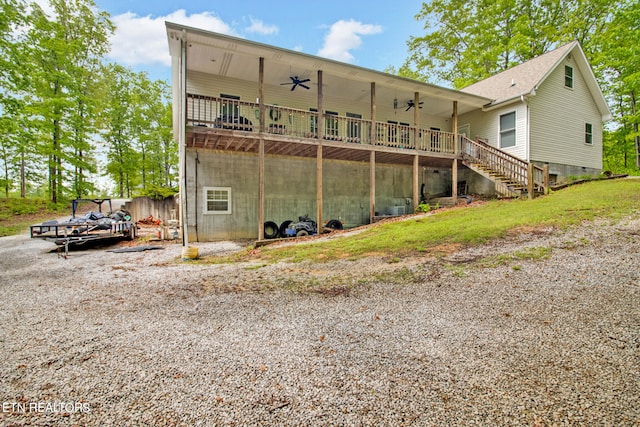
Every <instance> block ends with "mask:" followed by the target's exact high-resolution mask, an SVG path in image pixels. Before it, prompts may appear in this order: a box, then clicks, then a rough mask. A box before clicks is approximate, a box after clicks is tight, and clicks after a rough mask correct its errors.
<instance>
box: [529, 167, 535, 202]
mask: <svg viewBox="0 0 640 427" xmlns="http://www.w3.org/2000/svg"><path fill="white" fill-rule="evenodd" d="M533 172H534V170H533V163H531V162H529V163H528V164H527V193H528V194H529V200H531V199H533V196H534V194H533V192H534V191H535V190H534V185H533V183H534V180H533Z"/></svg>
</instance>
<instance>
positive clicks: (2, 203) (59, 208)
mask: <svg viewBox="0 0 640 427" xmlns="http://www.w3.org/2000/svg"><path fill="white" fill-rule="evenodd" d="M70 211H71V208H70V204H69V203H59V204H57V205H55V204H53V203H51V202H49V201H48V200H45V199H22V198H19V197H9V198H2V199H0V237H1V236H11V235H13V234H19V233H25V232H28V231H29V226H30V225H33V224H37V223H39V222H42V221H46V220H49V219H53V218H57V217H60V216H64V215H65V213H68V212H70Z"/></svg>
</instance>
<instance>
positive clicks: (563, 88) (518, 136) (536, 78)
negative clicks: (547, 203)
mask: <svg viewBox="0 0 640 427" xmlns="http://www.w3.org/2000/svg"><path fill="white" fill-rule="evenodd" d="M462 92H464V93H469V94H475V95H479V96H484V97H486V98H490V99H492V101H491V103H489V104H487V105H485V106H483V107H482V109H479V110H476V111H472V112H470V113H466V114H464V115H462V116H461V117H460V119H459V120H460V126H461V128H462V130H461V132H463V133H465V134H466V135H478V136H481V137H483V138H485V141H486V142H488V143H489V144H490V145H492V146H494V147H496V148H499V149H501V150H504V151H505V152H507V153H510V154H513V155H514V156H516V157H518V158H520V159H523V160H525V161H530V162H533V163H534V164H536V165H538V166H548V168H549V175H550V180H551V181H552V182H553V181H565V180H566V178H567V177H569V176H583V175H597V174H599V173H600V172H601V170H602V129H603V122H605V121H607V120H610V119H611V113H610V111H609V107H608V106H607V102H606V101H605V99H604V96H603V95H602V92H601V91H600V87H599V86H598V83H597V81H596V78H595V76H594V75H593V72H592V71H591V67H590V66H589V63H588V61H587V58H586V57H585V54H584V52H583V50H582V48H581V47H580V44H579V43H578V42H572V43H568V44H566V45H564V46H561V47H559V48H558V49H555V50H553V51H551V52H548V53H546V54H544V55H541V56H538V57H536V58H534V59H532V60H530V61H527V62H524V63H522V64H520V65H517V66H515V67H513V68H511V69H509V70H506V71H504V72H502V73H499V74H496V75H495V76H492V77H489V78H487V79H485V80H482V81H480V82H478V83H475V84H473V85H471V86H468V87H466V88H464V89H462ZM479 172H480V173H482V171H479Z"/></svg>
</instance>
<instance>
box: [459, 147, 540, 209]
mask: <svg viewBox="0 0 640 427" xmlns="http://www.w3.org/2000/svg"><path fill="white" fill-rule="evenodd" d="M459 140H460V153H461V156H462V163H463V164H464V165H465V166H467V167H468V168H469V169H471V170H473V171H474V172H476V173H478V174H480V175H482V176H484V177H485V178H487V179H489V180H491V181H493V182H494V183H495V185H496V193H497V194H498V195H499V196H501V197H522V196H524V195H527V196H528V197H529V198H533V197H535V195H539V194H546V193H547V190H548V188H549V171H548V168H547V167H544V168H541V167H539V166H536V165H534V164H533V163H531V162H526V161H524V160H522V159H520V158H518V157H516V156H513V155H511V154H509V153H506V152H504V151H502V150H500V149H499V148H496V147H492V146H490V145H489V144H487V143H486V142H484V141H482V140H477V141H473V140H471V139H469V138H467V137H465V136H462V135H460V136H459Z"/></svg>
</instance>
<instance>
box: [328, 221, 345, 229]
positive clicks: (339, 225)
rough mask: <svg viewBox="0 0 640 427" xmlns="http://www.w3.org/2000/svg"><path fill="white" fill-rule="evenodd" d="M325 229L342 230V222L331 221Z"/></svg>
mask: <svg viewBox="0 0 640 427" xmlns="http://www.w3.org/2000/svg"><path fill="white" fill-rule="evenodd" d="M327 228H331V229H333V230H342V222H340V221H338V220H337V219H331V220H329V222H327Z"/></svg>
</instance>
